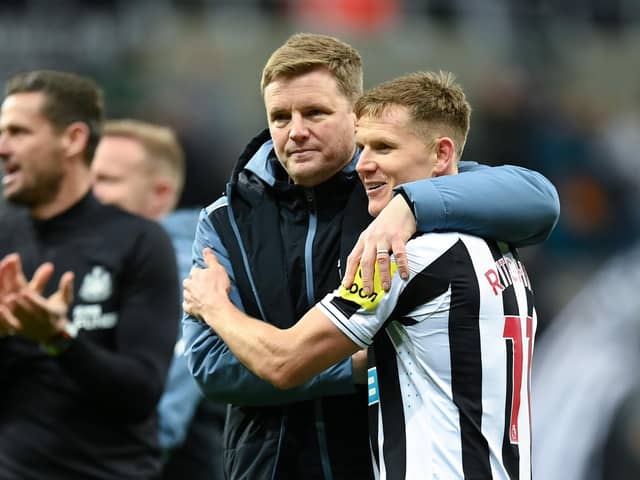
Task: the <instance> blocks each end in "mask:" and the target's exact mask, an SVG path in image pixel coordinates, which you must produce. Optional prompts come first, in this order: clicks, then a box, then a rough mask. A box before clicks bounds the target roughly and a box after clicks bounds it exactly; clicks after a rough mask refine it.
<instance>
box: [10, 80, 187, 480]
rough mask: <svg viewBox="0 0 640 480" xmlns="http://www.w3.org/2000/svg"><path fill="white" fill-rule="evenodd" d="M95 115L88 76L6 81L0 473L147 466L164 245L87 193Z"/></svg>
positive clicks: (171, 325)
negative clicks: (16, 209) (10, 215)
mask: <svg viewBox="0 0 640 480" xmlns="http://www.w3.org/2000/svg"><path fill="white" fill-rule="evenodd" d="M101 125H102V97H101V93H100V90H99V89H98V88H97V86H96V85H95V84H94V82H93V81H91V80H90V79H87V78H84V77H80V76H78V75H74V74H68V73H63V72H55V71H34V72H26V73H24V74H19V75H16V76H14V77H12V78H11V79H10V80H9V81H8V83H7V89H6V98H5V99H4V101H3V103H2V109H1V110H0V160H1V162H2V167H3V169H4V177H3V181H2V185H3V195H4V197H5V198H6V199H7V200H8V201H9V202H11V203H15V204H18V205H22V206H23V207H25V211H26V213H28V215H25V216H24V217H14V218H16V219H18V218H19V219H20V221H21V222H22V220H24V223H21V224H20V225H21V226H20V228H15V229H14V228H11V229H7V228H4V227H3V228H0V258H3V260H2V262H0V337H1V338H0V392H2V395H1V397H0V477H2V478H3V479H7V480H13V479H16V480H17V479H27V478H47V479H61V480H63V479H64V480H66V479H70V478H83V479H113V480H116V479H118V480H120V479H123V478H139V479H150V478H153V477H154V476H155V475H156V474H157V473H158V471H159V468H160V466H161V457H160V451H159V448H158V445H157V415H156V406H157V403H158V400H159V398H160V395H161V394H162V391H163V387H164V381H165V378H166V375H167V369H168V367H169V362H170V361H171V356H172V350H173V345H174V343H175V337H176V328H177V318H178V315H179V301H178V282H177V272H176V264H175V256H174V254H173V248H172V246H171V242H170V240H169V238H168V236H167V234H166V233H165V232H164V230H163V229H162V227H161V226H160V225H158V224H157V223H155V222H152V221H150V220H145V219H142V218H140V217H136V216H133V215H130V214H128V213H125V212H124V211H122V210H120V209H118V208H115V207H111V206H105V205H101V204H100V203H99V202H98V201H97V200H96V199H95V198H94V197H93V195H92V194H91V192H90V188H91V174H90V170H89V166H90V163H91V160H92V158H93V153H94V150H95V148H96V145H97V143H98V140H99V138H100V131H101ZM23 269H24V273H23V272H22V270H23ZM54 269H55V271H54ZM34 272H35V273H34ZM32 275H33V280H32V282H31V284H30V285H28V284H27V281H26V278H27V277H29V278H30V277H32ZM74 277H75V281H74ZM47 279H50V280H51V281H49V282H48V284H47V282H46V280H47ZM56 285H59V288H58V290H57V291H56Z"/></svg>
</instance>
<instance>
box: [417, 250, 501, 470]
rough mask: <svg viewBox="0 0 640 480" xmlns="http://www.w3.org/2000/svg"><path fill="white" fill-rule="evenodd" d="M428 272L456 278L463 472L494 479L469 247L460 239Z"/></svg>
mask: <svg viewBox="0 0 640 480" xmlns="http://www.w3.org/2000/svg"><path fill="white" fill-rule="evenodd" d="M425 270H426V271H425V273H429V274H430V275H432V276H435V277H440V278H449V279H450V278H455V279H456V280H455V281H454V282H452V283H451V305H450V308H449V349H450V352H451V389H452V392H453V402H454V403H455V405H456V406H457V407H458V410H459V412H460V431H461V439H460V441H461V446H462V469H463V471H464V476H465V478H486V479H489V478H491V464H490V462H489V445H488V443H487V440H486V438H485V437H484V436H483V435H482V352H481V348H480V325H479V322H478V318H479V315H480V286H479V285H478V280H477V276H476V272H475V270H474V268H473V262H472V260H471V256H470V255H469V251H468V250H467V247H466V246H465V244H464V243H463V242H462V240H458V241H457V242H456V243H455V244H454V245H452V246H451V248H450V249H449V250H448V251H447V252H445V253H444V254H443V255H442V256H441V257H440V258H438V259H437V260H436V261H435V262H433V263H431V264H430V265H429V266H428V267H427V268H426V269H425Z"/></svg>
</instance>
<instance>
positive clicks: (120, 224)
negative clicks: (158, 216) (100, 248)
mask: <svg viewBox="0 0 640 480" xmlns="http://www.w3.org/2000/svg"><path fill="white" fill-rule="evenodd" d="M97 208H98V209H99V213H98V218H100V222H99V223H100V225H101V226H102V229H104V230H107V231H111V232H113V234H115V235H120V234H121V235H122V236H123V238H124V237H125V236H126V237H130V238H131V237H139V236H142V235H149V234H150V235H153V236H155V235H160V236H166V235H167V233H166V232H165V230H164V228H162V226H161V225H160V224H159V223H158V222H156V221H154V220H150V219H148V218H144V217H141V216H139V215H134V214H132V213H129V212H127V211H125V210H122V209H121V208H119V207H116V206H113V205H102V204H99V205H98V206H97Z"/></svg>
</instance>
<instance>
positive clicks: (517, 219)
mask: <svg viewBox="0 0 640 480" xmlns="http://www.w3.org/2000/svg"><path fill="white" fill-rule="evenodd" d="M396 191H397V192H400V193H402V195H403V196H404V197H405V199H406V200H407V201H408V202H409V204H410V206H411V207H412V209H413V212H414V215H415V217H416V221H417V224H418V230H419V231H421V232H433V231H459V232H464V233H469V234H472V235H476V236H479V237H483V238H491V239H494V240H501V241H504V242H507V243H510V244H512V245H514V246H516V247H522V246H527V245H533V244H536V243H539V242H542V241H543V240H545V239H546V238H547V237H548V236H549V235H550V233H551V231H552V230H553V228H554V227H555V225H556V223H557V221H558V217H559V215H560V201H559V198H558V192H557V191H556V188H555V187H554V186H553V184H552V183H551V182H550V181H549V180H548V179H547V178H545V177H544V176H543V175H541V174H539V173H537V172H534V171H532V170H528V169H526V168H522V167H517V166H510V165H505V166H499V167H488V166H486V165H480V164H477V163H474V162H460V174H458V175H446V176H442V177H437V178H430V179H426V180H420V181H417V182H411V183H407V184H405V185H401V186H399V187H397V189H396Z"/></svg>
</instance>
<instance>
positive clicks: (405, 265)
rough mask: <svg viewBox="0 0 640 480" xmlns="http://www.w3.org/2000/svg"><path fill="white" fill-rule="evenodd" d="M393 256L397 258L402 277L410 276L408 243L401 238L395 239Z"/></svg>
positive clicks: (404, 278)
mask: <svg viewBox="0 0 640 480" xmlns="http://www.w3.org/2000/svg"><path fill="white" fill-rule="evenodd" d="M393 258H394V259H395V262H396V266H397V267H398V272H399V273H400V278H402V279H403V280H406V279H407V278H409V260H408V259H407V245H406V244H405V242H404V240H402V239H401V238H397V239H394V241H393Z"/></svg>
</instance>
